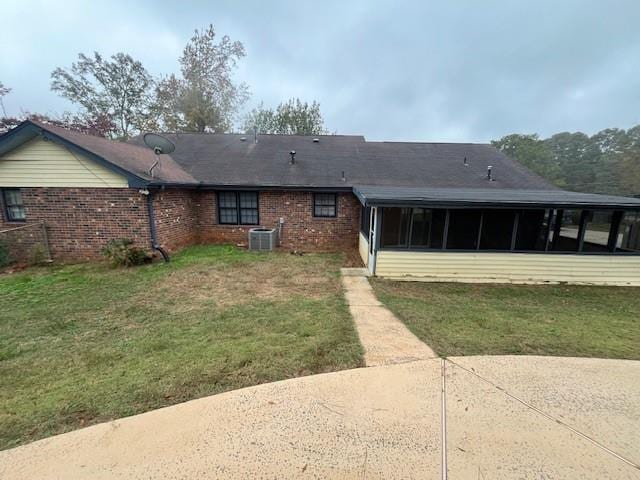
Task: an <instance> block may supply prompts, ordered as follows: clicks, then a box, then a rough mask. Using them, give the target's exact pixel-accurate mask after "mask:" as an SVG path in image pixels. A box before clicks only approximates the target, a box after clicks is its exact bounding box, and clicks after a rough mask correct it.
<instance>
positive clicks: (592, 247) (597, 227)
mask: <svg viewBox="0 0 640 480" xmlns="http://www.w3.org/2000/svg"><path fill="white" fill-rule="evenodd" d="M612 223H613V211H610V210H609V211H593V210H590V211H587V213H586V217H585V225H584V240H583V243H582V251H583V252H608V251H609V232H610V231H611V224H612Z"/></svg>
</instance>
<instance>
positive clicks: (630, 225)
mask: <svg viewBox="0 0 640 480" xmlns="http://www.w3.org/2000/svg"><path fill="white" fill-rule="evenodd" d="M616 248H617V249H619V250H621V251H623V252H640V212H626V213H625V214H624V216H623V217H622V222H621V223H620V230H619V231H618V238H617V239H616Z"/></svg>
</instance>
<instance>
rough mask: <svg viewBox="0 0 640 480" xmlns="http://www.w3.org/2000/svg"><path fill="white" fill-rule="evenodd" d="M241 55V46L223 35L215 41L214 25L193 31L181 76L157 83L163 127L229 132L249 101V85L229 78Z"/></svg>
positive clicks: (181, 68) (185, 50)
mask: <svg viewBox="0 0 640 480" xmlns="http://www.w3.org/2000/svg"><path fill="white" fill-rule="evenodd" d="M244 56H245V50H244V46H243V45H242V43H240V42H238V41H235V42H234V41H231V39H230V38H229V37H228V36H226V35H225V36H223V37H222V38H221V39H220V41H219V42H216V33H215V30H214V28H213V25H209V28H207V29H206V30H203V31H198V30H196V31H195V33H194V35H193V37H191V39H190V40H189V42H188V43H187V45H186V47H185V48H184V50H183V52H182V56H181V57H180V70H181V74H182V76H181V77H177V76H175V75H169V76H168V77H166V78H163V79H161V80H160V82H158V86H157V89H156V107H155V110H156V111H157V112H158V114H159V118H160V121H161V122H162V125H163V127H164V128H165V129H166V130H173V131H185V132H206V131H215V132H225V131H228V130H229V129H230V128H231V126H232V124H233V121H234V119H235V117H236V115H237V113H238V110H239V109H240V107H241V106H242V105H243V104H244V103H245V102H246V101H247V99H248V98H249V88H248V86H247V85H246V84H244V83H236V82H234V80H233V78H232V76H233V72H234V70H235V69H236V67H237V64H238V61H239V60H240V59H241V58H243V57H244Z"/></svg>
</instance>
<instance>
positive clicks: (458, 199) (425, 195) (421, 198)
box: [353, 185, 640, 209]
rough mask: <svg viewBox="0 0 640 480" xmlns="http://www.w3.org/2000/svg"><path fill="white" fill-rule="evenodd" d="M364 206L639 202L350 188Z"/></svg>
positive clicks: (638, 204) (637, 202)
mask: <svg viewBox="0 0 640 480" xmlns="http://www.w3.org/2000/svg"><path fill="white" fill-rule="evenodd" d="M353 191H354V193H355V194H356V196H357V197H358V198H359V199H360V201H361V202H362V203H363V204H366V205H374V206H375V205H431V206H447V207H456V206H461V207H469V206H474V207H488V206H498V205H499V206H509V207H513V208H526V207H531V206H546V207H553V208H580V207H591V208H594V207H603V208H605V207H606V208H633V209H640V199H638V198H629V197H618V196H615V195H596V194H593V193H577V192H567V191H564V190H553V191H549V190H522V189H499V190H491V189H480V188H410V187H409V188H407V187H380V186H371V185H360V186H356V187H354V189H353Z"/></svg>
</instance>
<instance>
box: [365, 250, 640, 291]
mask: <svg viewBox="0 0 640 480" xmlns="http://www.w3.org/2000/svg"><path fill="white" fill-rule="evenodd" d="M375 273H376V275H378V276H380V277H387V278H393V279H397V280H414V281H424V282H469V283H481V282H484V283H564V282H566V283H574V284H588V285H634V286H640V256H628V255H617V256H614V255H564V254H557V255H555V254H536V253H531V254H527V253H485V252H482V253H467V252H460V253H455V252H398V251H389V250H381V251H378V256H377V262H376V272H375Z"/></svg>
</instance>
